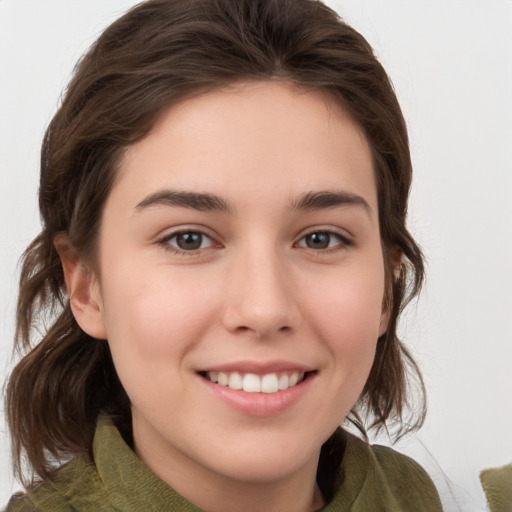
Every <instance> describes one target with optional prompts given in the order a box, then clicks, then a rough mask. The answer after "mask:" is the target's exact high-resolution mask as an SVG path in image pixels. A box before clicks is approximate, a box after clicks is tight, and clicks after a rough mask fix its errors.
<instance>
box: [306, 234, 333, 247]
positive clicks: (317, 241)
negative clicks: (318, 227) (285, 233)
mask: <svg viewBox="0 0 512 512" xmlns="http://www.w3.org/2000/svg"><path fill="white" fill-rule="evenodd" d="M330 241H331V237H330V235H329V234H328V233H311V234H310V235H307V236H306V245H307V246H308V247H309V248H310V249H326V248H327V247H329V242H330Z"/></svg>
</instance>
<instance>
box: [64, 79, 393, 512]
mask: <svg viewBox="0 0 512 512" xmlns="http://www.w3.org/2000/svg"><path fill="white" fill-rule="evenodd" d="M169 190H172V191H179V192H194V193H207V194H211V195H215V196H218V197H219V198H221V200H222V202H223V204H222V206H223V208H222V209H213V210H210V211H201V210H198V209H196V208H194V207H191V206H190V205H185V204H181V205H180V206H178V205H176V204H171V203H172V202H173V201H174V199H173V201H169V200H167V201H165V200H158V201H157V200H155V194H162V192H163V191H169ZM325 191H329V192H333V191H335V192H336V193H342V194H344V196H342V197H344V198H345V201H344V202H342V203H341V204H335V205H331V206H329V207H327V206H326V205H325V204H317V203H318V201H317V203H316V204H312V205H310V207H305V205H304V204H302V207H300V206H301V205H300V204H298V203H300V199H301V198H303V197H304V195H305V194H308V193H320V192H325ZM174 197H175V196H174ZM337 197H338V198H339V197H340V196H339V195H338V196H337ZM347 197H348V198H349V199H350V200H349V201H348V202H347V201H346V199H347ZM354 198H356V199H355V200H354ZM224 203H225V204H224ZM217 206H218V205H217ZM377 212H378V208H377V191H376V184H375V178H374V169H373V164H372V157H371V152H370V148H369V146H368V144H367V141H366V140H365V138H364V136H363V135H362V133H361V130H360V129H359V128H358V126H357V125H356V124H355V123H354V122H353V121H352V120H351V118H350V117H349V116H348V115H347V114H346V113H345V112H344V111H343V110H341V108H340V107H339V106H337V105H335V104H334V103H333V102H331V101H330V99H329V98H328V97H327V96H325V95H324V94H323V93H321V92H318V91H316V92H315V91H313V92H312V91H306V90H304V89H301V88H298V87H296V86H292V85H291V84H288V83H286V82H281V81H271V82H262V83H244V84H238V85H236V86H232V87H230V88H226V89H223V90H218V91H214V92H208V93H205V94H202V95H200V96H197V97H195V98H192V99H189V100H186V101H183V102H181V103H179V104H177V105H175V106H173V107H171V108H170V109H169V110H168V111H166V112H164V113H163V115H162V117H161V119H160V120H159V122H158V123H157V124H156V125H155V127H154V128H153V130H152V132H151V133H150V134H149V135H148V136H147V137H146V138H145V139H144V140H142V141H141V142H139V143H137V144H136V145H133V146H131V147H129V148H128V149H127V150H126V153H125V155H124V158H123V161H122V162H121V165H120V169H119V173H118V176H117V180H116V183H115V185H114V187H113V190H112V191H111V194H110V196H109V198H108V200H107V202H106V205H105V210H104V214H103V219H102V224H101V229H100V234H99V253H98V255H97V271H96V272H95V271H94V270H92V269H90V268H88V267H87V266H86V265H85V264H83V262H80V259H79V258H78V257H77V256H75V255H74V254H73V251H72V249H70V248H69V246H67V245H66V243H65V241H61V242H60V243H59V242H57V246H58V247H59V250H60V253H61V256H62V259H63V263H64V269H65V275H66V282H67V285H68V290H69V292H70V295H71V305H72V309H73V312H74V314H75V317H76V318H77V320H78V322H79V324H80V325H81V327H82V328H83V329H84V330H85V331H86V332H88V333H89V334H90V335H92V336H94V337H96V338H106V339H108V342H109V345H110V347H111V351H112V355H113V359H114V363H115V366H116V369H117V371H118V374H119V377H120V379H121V381H122V383H123V386H124V387H125V389H126V392H127V394H128V396H129V397H130V399H131V402H132V411H133V432H134V444H135V450H136V452H137V454H138V455H139V456H140V458H141V459H142V460H143V461H144V462H145V463H146V464H147V465H148V466H149V467H150V468H151V469H152V470H153V471H154V472H155V473H156V474H157V475H159V476H160V477H161V478H162V479H163V480H164V481H166V482H168V483H169V484H170V485H171V486H172V487H173V488H174V489H176V490H177V491H178V492H180V493H181V494H182V495H183V496H185V497H186V498H187V499H189V500H190V501H191V502H193V503H195V504H196V505H198V506H199V507H201V508H203V509H205V510H208V511H210V512H217V511H219V512H220V511H223V512H226V511H235V510H237V511H238V510H246V511H249V512H250V511H261V510H266V511H278V510H281V511H282V510H297V511H307V510H312V509H314V508H315V507H316V508H318V507H319V506H320V505H321V499H319V498H318V493H315V474H316V468H317V464H318V456H319V451H320V448H321V445H322V443H323V442H324V441H325V440H326V439H327V438H328V437H329V436H330V435H331V434H332V432H333V431H334V430H335V429H336V427H337V426H338V425H339V423H340V422H341V421H342V420H343V418H344V417H345V416H346V415H347V413H348V412H349V410H350V409H351V407H352V406H353V405H354V403H355V402H356V401H357V398H358V397H359V395H360V393H361V391H362V389H363V386H364V383H365V381H366V379H367V377H368V374H369V371H370V368H371V365H372V361H373V358H374V353H375V347H376V342H377V338H378V337H379V335H381V334H382V333H383V332H385V329H386V322H387V314H386V311H384V310H383V298H384V281H385V278H384V261H383V255H382V247H381V240H380V233H379V222H378V213H377ZM183 230H185V231H187V230H188V231H193V232H195V233H203V235H202V239H201V235H199V236H198V235H194V236H196V239H199V241H200V242H201V243H200V246H199V248H198V249H196V250H189V249H187V248H186V249H185V250H183V248H181V249H180V247H179V242H180V240H183V239H182V238H178V237H176V236H175V234H176V232H179V231H183ZM328 232H330V233H331V234H330V235H329V234H327V238H326V233H328ZM311 233H317V235H316V236H317V238H318V236H323V237H324V238H323V239H322V240H324V241H325V240H326V239H327V240H328V244H327V247H324V246H321V247H320V248H317V247H316V246H315V245H314V243H312V241H314V236H315V235H314V236H311ZM308 235H309V236H308ZM182 245H183V244H182ZM320 245H321V244H320ZM276 360H278V361H286V362H287V363H291V364H297V365H299V364H300V365H305V366H307V367H308V368H311V369H313V370H314V372H313V373H312V374H311V377H310V378H309V381H308V382H307V386H304V388H305V391H303V392H302V393H301V395H300V398H299V399H298V401H296V402H294V403H293V404H292V406H290V407H287V408H286V409H285V410H284V411H282V412H280V413H278V414H271V415H254V414H247V413H244V412H241V411H240V410H238V409H236V408H233V407H231V406H230V405H229V404H226V403H225V402H224V401H222V400H220V399H219V398H218V397H217V396H216V395H215V394H213V393H211V392H209V391H210V390H209V388H208V386H212V384H209V385H207V384H206V381H205V379H204V378H203V377H202V376H201V375H200V374H199V373H198V372H199V371H201V370H204V369H207V368H212V367H214V366H216V365H217V366H219V365H225V364H231V363H232V364H234V365H235V366H236V364H237V363H238V362H239V361H244V362H247V361H249V362H256V363H259V364H266V363H267V362H269V361H276ZM305 382H306V381H305ZM213 386H214V385H213Z"/></svg>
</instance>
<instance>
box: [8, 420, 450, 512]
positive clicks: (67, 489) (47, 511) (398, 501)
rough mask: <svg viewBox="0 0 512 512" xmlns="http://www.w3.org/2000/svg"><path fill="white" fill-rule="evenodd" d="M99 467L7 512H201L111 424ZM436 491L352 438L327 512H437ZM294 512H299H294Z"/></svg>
mask: <svg viewBox="0 0 512 512" xmlns="http://www.w3.org/2000/svg"><path fill="white" fill-rule="evenodd" d="M93 451H94V464H91V463H90V462H89V461H88V460H86V459H85V458H77V459H74V460H73V461H71V462H70V463H69V464H67V465H66V466H64V467H63V468H62V469H61V470H59V472H58V473H57V476H56V477H55V478H54V480H51V481H46V482H44V483H43V484H41V485H39V486H38V487H36V488H34V489H32V490H31V491H30V492H29V493H28V494H19V495H15V496H13V498H12V499H11V501H10V502H9V504H8V505H7V509H6V511H5V512H28V511H34V510H35V511H41V512H71V511H91V512H114V511H118V512H119V511H121V512H141V511H142V512H163V511H173V512H200V509H199V508H197V507H196V506H195V505H193V504H191V503H190V502H189V501H187V500H186V499H185V498H183V497H182V496H181V495H180V494H178V493H177V492H176V491H174V490H173V489H172V488H171V487H169V485H167V484H166V483H165V482H164V481H163V480H161V479H160V478H159V477H158V476H157V475H156V474H155V473H153V472H152V471H151V470H150V469H149V468H148V467H147V466H146V465H145V464H144V463H143V462H142V461H141V460H140V459H139V458H138V457H137V455H136V454H135V453H134V452H133V451H132V450H131V449H130V448H129V446H128V445H127V444H126V443H125V442H124V441H123V439H122V437H121V435H120V433H119V431H118V430H117V429H116V428H115V427H114V426H113V425H112V423H111V422H110V421H109V420H108V419H103V420H101V421H100V422H99V424H98V428H97V431H96V435H95V438H94V446H93ZM440 510H441V503H440V501H439V496H438V494H437V491H436V489H435V487H434V485H433V483H432V481H431V480H430V478H429V477H428V475H427V474H426V472H425V471H424V470H423V469H422V468H421V466H419V465H418V464H417V463H416V462H414V461H413V460H412V459H410V458H408V457H406V456H404V455H401V454H399V453H397V452H395V451H394V450H392V449H390V448H386V447H383V446H369V445H367V444H365V443H364V442H363V441H360V440H359V439H357V438H355V437H353V436H348V441H347V446H346V449H345V454H344V456H343V461H342V464H341V468H340V478H339V484H338V485H337V488H336V491H335V494H334V497H333V499H332V500H331V501H330V503H328V504H327V505H326V506H325V507H324V508H322V512H349V511H350V512H384V511H386V512H436V511H440ZM290 512H293V511H290Z"/></svg>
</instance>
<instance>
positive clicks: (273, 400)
mask: <svg viewBox="0 0 512 512" xmlns="http://www.w3.org/2000/svg"><path fill="white" fill-rule="evenodd" d="M199 378H200V379H201V380H202V381H203V383H204V384H205V385H206V387H207V389H208V390H209V391H210V392H211V393H213V394H214V395H215V396H216V397H217V398H219V399H220V400H222V401H223V402H224V403H226V404H228V405H229V406H230V407H231V408H233V409H235V410H237V411H239V412H242V413H243V414H247V415H249V416H275V415H278V414H281V413H283V412H284V411H286V410H287V409H290V408H291V407H293V405H295V404H296V403H297V402H298V401H299V400H300V399H301V398H302V397H303V396H304V395H305V394H306V393H307V391H308V389H309V388H310V386H311V383H312V381H313V380H314V378H315V374H313V373H310V374H308V376H307V378H305V379H304V380H303V381H301V382H299V384H296V385H295V386H293V387H291V388H288V389H285V390H283V391H277V392H276V393H247V392H246V391H242V390H238V389H231V388H229V387H227V386H221V385H219V384H214V383H213V382H210V381H209V380H208V379H205V378H204V377H201V376H199Z"/></svg>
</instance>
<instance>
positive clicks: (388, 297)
mask: <svg viewBox="0 0 512 512" xmlns="http://www.w3.org/2000/svg"><path fill="white" fill-rule="evenodd" d="M390 258H391V262H390V263H391V273H390V274H388V272H386V274H387V275H386V283H385V284H386V291H385V293H384V299H383V301H382V313H381V316H380V324H379V338H380V337H381V336H382V335H383V334H385V332H386V331H387V328H388V324H389V317H390V315H391V309H392V307H393V295H392V288H393V282H394V281H395V279H397V278H398V276H399V275H400V267H401V266H402V250H401V249H400V248H399V247H395V248H394V249H392V250H391V255H390Z"/></svg>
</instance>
